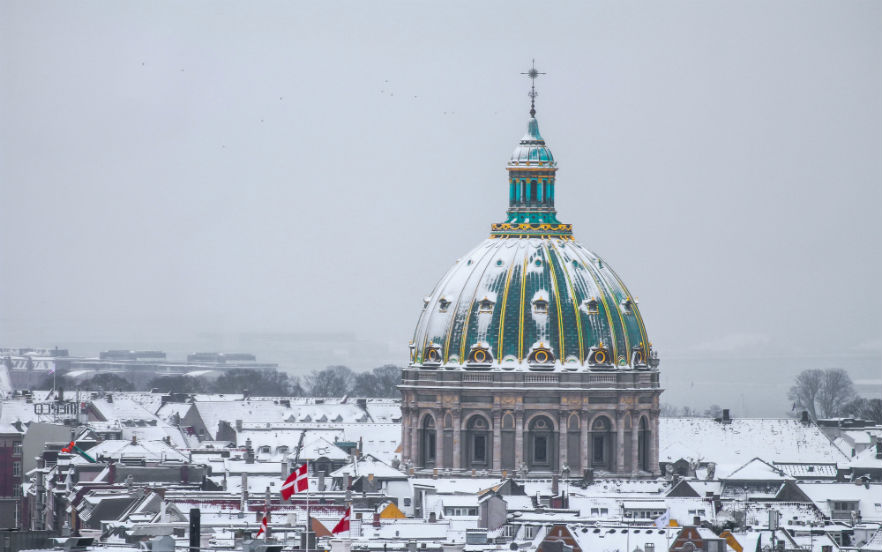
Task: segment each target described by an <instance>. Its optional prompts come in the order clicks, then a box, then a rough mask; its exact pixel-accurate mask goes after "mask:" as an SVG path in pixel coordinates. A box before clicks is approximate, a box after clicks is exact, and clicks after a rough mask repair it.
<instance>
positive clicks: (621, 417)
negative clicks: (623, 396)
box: [615, 410, 625, 473]
mask: <svg viewBox="0 0 882 552" xmlns="http://www.w3.org/2000/svg"><path fill="white" fill-rule="evenodd" d="M615 450H616V463H615V466H616V473H624V471H625V413H624V412H623V411H621V410H616V449H615Z"/></svg>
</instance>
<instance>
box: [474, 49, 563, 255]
mask: <svg viewBox="0 0 882 552" xmlns="http://www.w3.org/2000/svg"><path fill="white" fill-rule="evenodd" d="M521 74H522V75H527V76H528V77H529V78H530V92H529V94H528V95H529V96H530V120H529V122H528V123H527V133H526V134H525V135H524V137H523V138H521V140H520V142H519V143H518V145H517V147H516V148H515V150H514V152H513V153H512V154H511V158H510V159H509V162H508V165H507V167H506V170H507V171H508V180H509V185H508V192H509V193H508V211H507V215H508V216H507V218H506V221H505V222H503V223H498V224H494V225H492V226H491V232H490V235H491V236H492V237H518V238H521V237H558V238H562V239H572V225H570V224H562V223H561V222H560V221H558V220H557V212H556V211H555V208H554V188H555V173H556V172H557V163H555V161H554V156H553V155H552V154H551V149H550V148H549V147H548V146H547V145H546V144H545V140H544V139H543V138H542V135H541V134H540V133H539V121H537V120H536V96H538V95H539V93H538V92H536V78H537V77H538V76H539V75H544V74H545V73H542V72H540V71H538V70H537V69H536V60H533V63H532V65H531V66H530V70H529V71H527V72H525V73H521Z"/></svg>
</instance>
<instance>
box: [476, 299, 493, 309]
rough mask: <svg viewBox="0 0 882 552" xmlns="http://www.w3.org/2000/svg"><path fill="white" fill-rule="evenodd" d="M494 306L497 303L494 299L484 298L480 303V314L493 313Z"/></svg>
mask: <svg viewBox="0 0 882 552" xmlns="http://www.w3.org/2000/svg"><path fill="white" fill-rule="evenodd" d="M493 305H495V303H494V302H493V300H492V299H488V298H487V297H484V298H483V299H481V301H480V302H479V303H478V312H493Z"/></svg>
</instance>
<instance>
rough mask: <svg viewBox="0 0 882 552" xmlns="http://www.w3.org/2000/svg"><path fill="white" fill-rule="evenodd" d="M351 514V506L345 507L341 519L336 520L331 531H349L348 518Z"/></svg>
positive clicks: (334, 532)
mask: <svg viewBox="0 0 882 552" xmlns="http://www.w3.org/2000/svg"><path fill="white" fill-rule="evenodd" d="M351 515H352V507H351V506H350V507H349V508H346V513H345V514H343V519H341V520H340V521H338V522H337V525H335V526H334V528H333V529H332V530H331V533H333V534H335V535H336V534H337V533H342V532H343V531H349V518H350V517H351Z"/></svg>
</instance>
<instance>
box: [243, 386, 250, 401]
mask: <svg viewBox="0 0 882 552" xmlns="http://www.w3.org/2000/svg"><path fill="white" fill-rule="evenodd" d="M250 396H251V392H250V391H248V388H247V387H246V388H245V389H243V390H242V398H243V399H247V398H248V397H250Z"/></svg>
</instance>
